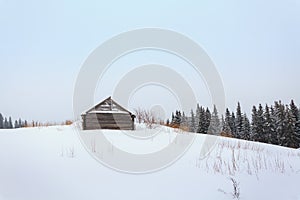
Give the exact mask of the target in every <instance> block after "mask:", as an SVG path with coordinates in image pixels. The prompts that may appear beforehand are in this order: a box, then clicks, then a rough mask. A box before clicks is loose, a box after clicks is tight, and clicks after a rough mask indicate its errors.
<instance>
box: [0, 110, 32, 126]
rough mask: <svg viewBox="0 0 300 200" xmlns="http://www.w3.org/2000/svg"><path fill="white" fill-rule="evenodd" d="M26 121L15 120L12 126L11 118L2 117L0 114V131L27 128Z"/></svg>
mask: <svg viewBox="0 0 300 200" xmlns="http://www.w3.org/2000/svg"><path fill="white" fill-rule="evenodd" d="M27 126H28V125H27V121H26V120H25V121H22V120H21V118H20V119H19V120H15V122H14V124H13V121H12V118H11V117H8V118H7V117H3V115H2V114H1V113H0V129H12V128H22V127H27Z"/></svg>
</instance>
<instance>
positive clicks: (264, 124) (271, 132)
mask: <svg viewBox="0 0 300 200" xmlns="http://www.w3.org/2000/svg"><path fill="white" fill-rule="evenodd" d="M166 125H167V126H171V127H176V128H182V129H184V130H188V131H190V132H195V133H202V134H211V135H221V136H226V137H233V138H238V139H244V140H249V141H257V142H263V143H269V144H275V145H280V146H285V147H291V148H300V109H299V108H298V107H297V106H296V104H295V103H294V101H293V100H291V102H290V104H289V105H284V104H283V103H282V102H281V101H275V102H274V105H271V106H269V105H267V104H266V105H265V106H264V107H263V106H262V104H259V105H258V107H257V106H253V108H252V113H251V120H250V119H249V118H248V116H247V115H246V113H243V112H242V109H241V105H240V103H238V104H237V108H236V111H235V112H230V110H229V109H228V108H227V109H226V111H225V113H224V114H223V115H221V117H220V116H219V114H218V110H217V108H216V106H214V107H213V111H212V112H211V111H210V110H209V108H204V107H202V106H200V105H199V104H197V107H196V111H195V112H194V111H193V110H191V114H190V116H189V117H187V116H186V115H185V113H184V112H181V111H178V110H177V111H176V112H175V113H172V119H171V120H167V122H166Z"/></svg>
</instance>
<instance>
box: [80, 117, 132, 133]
mask: <svg viewBox="0 0 300 200" xmlns="http://www.w3.org/2000/svg"><path fill="white" fill-rule="evenodd" d="M83 129H84V130H93V129H122V130H133V129H134V121H132V118H131V116H130V114H129V113H114V114H112V113H97V114H96V113H87V114H86V115H84V116H83Z"/></svg>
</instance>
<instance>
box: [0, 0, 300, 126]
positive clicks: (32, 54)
mask: <svg viewBox="0 0 300 200" xmlns="http://www.w3.org/2000/svg"><path fill="white" fill-rule="evenodd" d="M299 2H300V1H298V0H285V1H283V0H282V1H276V0H272V1H271V0H266V1H261V0H251V1H239V0H228V1H215V0H207V1H191V0H185V1H180V2H179V1H171V0H165V1H159V0H157V1H156V0H153V1H147V2H146V1H140V0H139V1H138V0H136V1H119V2H117V1H74V0H72V1H71V0H69V1H64V0H51V1H50V0H45V1H38V0H27V1H16V0H0V25H1V26H0V27H1V29H0V66H1V72H0V80H1V84H0V91H1V96H0V97H1V98H0V112H1V113H2V114H4V115H6V116H9V115H10V116H12V117H13V118H16V117H22V118H24V119H28V120H32V119H34V120H40V121H61V120H65V119H72V118H73V110H72V98H73V90H74V83H75V81H76V77H77V74H78V73H79V70H80V68H81V66H82V64H83V62H84V61H85V59H86V58H87V57H88V55H89V54H90V53H91V52H92V51H93V50H94V49H95V48H97V47H98V46H99V45H100V44H102V43H103V42H104V41H106V40H107V39H109V38H111V37H112V36H114V35H117V34H119V33H121V32H124V31H129V30H132V29H137V28H144V27H159V28H166V29H171V30H174V31H177V32H179V33H182V34H184V35H186V36H188V37H189V38H191V39H193V40H194V41H196V42H197V43H198V44H199V45H200V46H201V47H202V48H203V49H205V51H206V52H207V54H208V55H209V56H210V58H211V59H212V60H213V62H214V63H215V65H216V68H217V69H218V71H219V73H220V75H221V77H222V80H223V85H224V88H225V94H226V105H227V106H228V107H229V108H230V109H231V110H232V109H235V105H236V103H237V101H240V102H241V104H242V108H243V110H245V111H247V112H248V113H250V110H251V106H252V105H253V104H255V105H256V104H258V103H269V104H270V103H272V102H273V101H274V100H278V99H281V100H283V101H284V103H289V101H290V99H295V100H296V102H297V103H298V104H299V103H300V93H299V85H300V84H299V83H300V82H299V75H300V56H299V55H300V38H299V35H300V3H299ZM141 56H142V57H143V58H144V60H143V59H142V60H141V59H140V57H141ZM145 57H146V59H145ZM176 59H177V58H173V57H172V58H171V56H169V55H166V54H164V53H160V54H159V53H157V52H152V51H147V52H137V53H135V54H134V55H129V57H128V58H124V59H123V60H120V62H119V64H118V63H116V64H115V66H114V68H112V69H111V72H110V73H111V74H114V72H116V71H119V69H120V67H121V65H122V66H124V68H122V70H121V71H122V73H126V70H129V69H130V67H129V66H133V65H135V64H137V63H138V64H143V63H151V62H153V63H161V62H164V63H165V64H168V65H169V66H171V67H173V68H174V70H175V71H178V73H180V74H182V75H183V77H184V78H185V79H188V77H192V76H193V75H192V74H189V73H192V72H190V71H189V70H184V69H185V68H184V69H183V68H182V66H183V65H184V64H182V65H181V66H179V63H180V62H181V61H178V62H177V61H176ZM168 61H170V62H169V63H168ZM176 65H178V66H176ZM126 66H128V69H127V68H126ZM122 73H121V72H120V74H119V75H120V77H119V78H121V76H122ZM107 76H108V77H112V75H109V73H108V74H107ZM105 80H106V81H108V82H109V78H106V79H103V81H105ZM111 81H112V85H114V84H116V83H117V82H118V77H115V78H114V79H113V80H111ZM99 84H101V82H100V83H99ZM201 84H203V83H201V80H200V81H199V85H198V86H195V85H197V82H195V81H192V82H191V85H194V86H193V87H194V88H196V89H195V90H197V87H199V88H198V89H199V90H200V92H199V93H207V91H205V88H204V90H203V91H201V88H202V86H201ZM158 90H160V89H158ZM199 90H197V91H199ZM145 91H148V92H149V91H151V92H153V93H154V92H155V90H154V89H153V88H148V89H147V90H145ZM145 91H144V92H145ZM159 92H161V91H159ZM109 95H111V90H110V89H109V88H107V89H106V90H101V91H98V90H97V91H95V102H96V101H99V100H102V98H105V97H107V96H109ZM142 96H143V95H142V93H140V94H137V96H136V97H133V99H135V101H132V102H133V103H132V102H131V103H130V108H132V107H135V106H141V104H142V103H141V99H142V98H141V97H142ZM158 97H160V98H155V99H156V100H157V99H161V100H160V101H159V104H161V105H162V106H164V105H167V104H168V103H170V101H169V100H166V99H168V98H169V97H163V96H158ZM197 98H198V100H199V102H202V103H203V104H204V105H206V106H210V105H209V101H208V100H205V98H203V99H201V95H200V94H197ZM138 99H140V101H138ZM147 99H149V98H147ZM157 103H158V102H152V104H157ZM174 105H175V104H174ZM147 106H148V105H147ZM175 106H176V105H175Z"/></svg>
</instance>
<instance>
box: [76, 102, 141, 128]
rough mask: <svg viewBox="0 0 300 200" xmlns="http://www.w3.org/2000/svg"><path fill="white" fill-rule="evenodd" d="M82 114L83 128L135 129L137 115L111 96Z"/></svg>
mask: <svg viewBox="0 0 300 200" xmlns="http://www.w3.org/2000/svg"><path fill="white" fill-rule="evenodd" d="M81 116H82V120H83V122H82V128H83V130H93V129H120V130H134V118H135V115H133V114H132V113H131V112H129V111H128V110H126V109H125V108H123V107H122V106H121V105H119V104H118V103H117V102H115V101H114V100H113V99H112V98H111V97H108V98H107V99H105V100H104V101H102V102H100V103H99V104H97V105H95V106H94V107H92V108H91V109H89V110H88V111H86V112H85V113H84V114H82V115H81Z"/></svg>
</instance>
